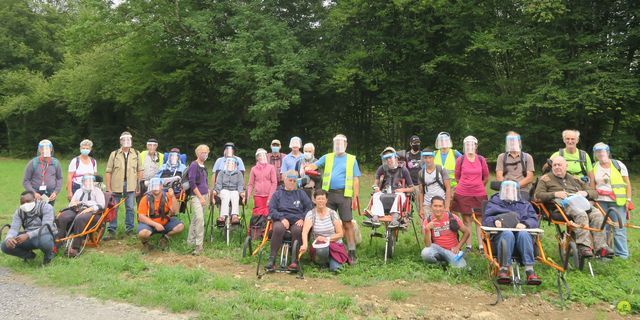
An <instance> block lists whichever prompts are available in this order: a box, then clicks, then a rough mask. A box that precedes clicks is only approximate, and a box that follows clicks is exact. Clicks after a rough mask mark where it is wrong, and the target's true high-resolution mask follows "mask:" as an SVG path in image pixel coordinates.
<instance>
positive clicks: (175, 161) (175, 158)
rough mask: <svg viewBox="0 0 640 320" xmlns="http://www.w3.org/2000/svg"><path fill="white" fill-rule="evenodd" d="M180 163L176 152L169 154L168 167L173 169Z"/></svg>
mask: <svg viewBox="0 0 640 320" xmlns="http://www.w3.org/2000/svg"><path fill="white" fill-rule="evenodd" d="M179 162H180V155H179V154H178V153H177V152H170V153H169V165H170V166H172V167H175V166H177V165H178V163H179Z"/></svg>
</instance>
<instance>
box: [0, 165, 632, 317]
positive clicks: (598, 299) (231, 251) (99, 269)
mask: <svg viewBox="0 0 640 320" xmlns="http://www.w3.org/2000/svg"><path fill="white" fill-rule="evenodd" d="M0 163H2V165H1V166H0V186H1V187H0V223H2V224H4V223H8V222H9V221H10V219H11V215H12V213H13V211H14V210H15V208H16V207H17V205H18V201H17V200H18V196H19V193H20V192H21V191H22V186H21V180H22V173H23V170H24V166H25V164H26V160H15V159H6V158H3V159H0ZM62 163H63V171H64V169H66V166H65V163H67V164H68V161H62ZM103 164H104V162H99V167H100V168H101V169H102V167H103ZM372 179H373V178H372V176H371V174H368V175H365V176H364V178H363V179H362V180H363V181H362V182H361V186H362V187H361V188H362V190H361V195H363V197H362V199H361V202H362V206H363V207H364V206H365V205H366V203H367V201H368V198H369V188H370V186H371V184H372V182H373V181H372ZM639 182H640V181H639V180H638V179H635V180H634V186H635V187H636V188H635V190H637V189H638V188H640V183H639ZM59 199H60V200H59V201H57V203H56V209H61V208H63V207H64V206H65V205H66V192H63V193H62V194H61V195H60V198H59ZM634 200H635V203H639V204H640V199H638V192H637V191H635V192H634ZM250 207H251V204H249V205H248V206H247V215H249V213H250V211H249V208H250ZM120 215H121V216H123V215H124V210H120ZM358 219H360V218H358ZM183 220H185V222H186V218H184V219H183ZM119 221H120V222H121V226H120V227H121V228H122V222H123V221H124V219H119ZM632 222H634V223H635V224H640V219H639V218H638V216H637V215H636V216H633V217H632ZM543 227H544V228H545V229H546V231H547V233H546V234H545V237H544V241H543V243H544V245H545V248H546V251H547V254H548V255H550V256H551V257H552V258H554V259H555V260H556V261H558V259H557V255H558V254H557V243H556V240H555V238H554V234H555V232H554V230H553V228H551V227H549V226H547V225H546V223H545V224H544V226H543ZM628 233H629V248H630V250H631V252H632V257H631V259H629V260H628V261H622V260H620V259H614V260H613V261H610V262H601V261H597V262H594V264H593V267H594V272H595V273H596V277H595V278H592V277H591V276H589V275H588V273H587V272H580V271H569V272H568V273H567V281H568V283H569V285H570V287H571V291H572V297H571V301H572V302H577V303H582V304H585V305H593V304H603V303H606V304H611V305H616V304H617V303H618V302H619V301H628V302H629V303H630V304H631V306H632V311H633V312H634V313H638V312H640V294H638V292H640V254H638V250H640V241H639V239H640V230H629V231H628ZM368 235H369V231H368V229H366V228H362V237H363V242H362V243H361V244H360V245H359V247H358V258H359V262H358V264H357V265H356V266H354V267H349V268H346V269H345V270H344V271H343V272H341V273H340V274H338V275H332V274H330V273H329V272H328V271H326V270H321V269H319V268H316V267H314V266H311V265H309V264H306V265H305V276H306V277H307V278H308V279H311V280H312V281H315V282H314V283H319V284H320V285H321V284H322V280H323V279H329V278H333V279H336V280H337V281H338V283H339V285H340V286H344V287H346V288H347V290H341V291H339V292H336V293H335V294H331V295H329V294H327V293H313V292H314V291H313V290H311V291H309V290H292V291H287V290H269V292H270V294H268V295H257V294H256V290H257V287H258V286H259V285H258V284H256V283H255V282H254V281H253V279H252V278H251V277H252V276H251V274H249V273H250V272H252V271H251V270H254V269H255V264H256V258H253V257H250V258H241V254H240V252H241V245H240V242H241V240H242V238H243V236H244V235H241V234H239V233H237V234H235V236H234V239H233V241H234V244H233V245H232V246H230V247H227V246H226V245H225V244H223V243H222V241H221V240H220V239H219V237H220V236H219V235H217V236H218V240H216V241H214V243H213V244H210V243H206V244H205V249H206V250H205V256H206V257H208V258H212V259H211V260H214V261H223V262H224V261H226V262H228V263H226V264H224V263H219V264H218V265H215V266H209V267H207V266H203V265H201V264H194V265H193V267H185V264H184V263H182V262H183V261H184V260H186V259H190V256H189V255H188V254H189V252H190V248H188V247H187V246H186V244H185V241H184V238H185V236H186V235H182V236H181V237H180V238H179V239H176V241H173V242H172V244H171V248H170V251H171V252H170V253H167V256H169V257H171V258H172V259H173V260H167V259H165V260H163V256H162V255H163V253H158V254H154V255H153V257H151V258H150V257H148V256H144V255H142V254H141V253H140V250H139V245H138V242H137V240H135V238H128V239H124V240H122V241H119V242H118V243H117V244H116V243H110V244H108V245H105V248H104V249H100V252H98V251H95V250H92V249H90V250H89V253H88V254H86V255H83V256H82V257H81V258H80V259H64V258H58V259H55V260H54V262H53V263H52V264H51V265H50V266H48V267H46V269H42V268H40V267H39V261H38V263H35V262H34V263H30V264H26V265H25V264H24V263H23V262H21V261H19V260H18V259H15V258H12V257H7V256H5V255H0V265H2V266H5V267H9V268H11V269H12V270H14V271H16V272H19V273H23V274H27V275H29V276H30V277H31V278H33V279H34V281H36V283H39V284H42V285H56V286H64V287H67V288H68V289H69V290H71V291H73V292H78V293H82V294H88V295H91V296H96V297H99V298H104V299H107V298H108V299H115V300H121V301H127V302H130V303H134V304H138V305H142V306H148V307H163V308H167V309H169V310H171V311H174V312H192V313H194V314H195V315H197V316H199V317H201V318H237V317H241V318H276V317H279V318H282V317H287V318H319V315H322V318H326V317H331V318H352V317H353V316H360V317H362V316H365V317H366V316H367V314H366V313H363V312H364V311H363V310H362V308H360V307H358V304H357V303H356V300H355V298H354V296H353V295H352V294H348V293H349V291H351V292H354V293H356V294H358V293H361V292H366V291H367V290H368V288H372V287H373V286H376V285H379V284H382V283H387V282H389V281H391V282H394V281H395V282H399V283H410V284H412V285H418V286H428V285H429V283H434V282H437V283H449V284H451V285H455V284H464V285H468V286H471V287H473V288H478V289H481V290H486V291H490V290H491V289H490V283H489V281H488V279H489V278H488V276H487V272H486V270H487V268H486V265H487V262H486V260H484V259H483V258H482V257H481V256H480V255H479V254H471V255H467V260H468V264H469V266H470V268H471V270H470V271H458V270H448V271H443V270H442V269H440V268H438V267H433V266H426V265H425V264H424V263H422V261H421V260H420V257H419V252H420V249H421V246H418V245H417V243H416V240H415V238H414V235H413V231H412V230H411V229H409V230H408V231H407V232H404V233H402V234H401V235H400V238H399V241H398V244H397V246H396V253H395V256H394V258H393V259H392V260H391V261H390V262H389V263H388V264H386V265H384V264H383V252H384V251H383V250H384V248H383V244H384V241H383V240H382V239H373V243H370V242H369V236H368ZM420 243H422V237H420ZM177 261H180V263H178V262H177ZM198 261H200V260H198ZM216 268H217V269H216ZM536 268H537V271H538V273H539V275H540V276H541V277H542V278H543V280H545V281H544V283H543V285H542V286H540V287H539V288H527V290H526V292H528V293H534V294H535V293H538V294H540V296H542V297H543V298H544V299H546V300H548V301H550V302H552V303H554V304H556V305H557V297H556V296H557V295H556V292H555V285H554V279H555V273H554V272H553V271H551V270H550V269H549V268H545V267H544V266H541V265H537V267H536ZM212 269H213V270H220V272H211V270H212ZM238 270H241V274H242V272H244V273H245V274H244V275H245V276H246V277H245V276H238V275H237V274H235V273H234V272H236V271H238ZM245 271H246V272H245ZM250 278H251V279H250ZM291 279H292V280H291V281H293V278H291ZM330 281H334V280H327V282H330ZM334 282H335V281H334ZM331 283H333V282H331ZM294 287H295V286H294ZM349 288H350V289H349ZM260 290H266V289H264V288H260ZM412 295H413V294H412V293H410V292H408V291H407V290H403V288H402V287H395V288H392V289H390V290H389V291H388V292H387V293H386V297H385V298H386V299H388V300H390V301H393V302H397V303H401V302H403V301H406V300H408V299H409V300H411V299H416V297H413V296H412ZM565 307H569V308H571V305H568V306H565ZM420 312H421V311H420V310H417V311H416V313H415V315H419V314H420Z"/></svg>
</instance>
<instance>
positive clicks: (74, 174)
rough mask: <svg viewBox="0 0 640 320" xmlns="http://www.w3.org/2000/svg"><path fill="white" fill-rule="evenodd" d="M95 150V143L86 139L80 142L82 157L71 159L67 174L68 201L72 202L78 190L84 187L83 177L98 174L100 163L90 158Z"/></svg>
mask: <svg viewBox="0 0 640 320" xmlns="http://www.w3.org/2000/svg"><path fill="white" fill-rule="evenodd" d="M91 148H93V142H91V140H89V139H84V140H82V142H80V155H79V156H77V157H75V158H73V159H71V162H69V169H68V170H67V171H68V174H67V200H69V201H71V197H73V194H74V193H76V191H77V190H78V189H80V188H81V187H82V177H83V176H84V175H85V174H92V175H95V174H98V163H97V161H96V159H94V158H92V157H91V156H89V154H90V153H91Z"/></svg>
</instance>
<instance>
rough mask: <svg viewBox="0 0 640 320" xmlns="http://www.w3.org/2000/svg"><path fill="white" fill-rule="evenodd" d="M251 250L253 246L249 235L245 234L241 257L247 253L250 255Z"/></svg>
mask: <svg viewBox="0 0 640 320" xmlns="http://www.w3.org/2000/svg"><path fill="white" fill-rule="evenodd" d="M252 251H253V248H252V243H251V236H247V237H246V238H245V239H244V245H243V246H242V257H243V258H244V257H246V256H247V255H251V252H252Z"/></svg>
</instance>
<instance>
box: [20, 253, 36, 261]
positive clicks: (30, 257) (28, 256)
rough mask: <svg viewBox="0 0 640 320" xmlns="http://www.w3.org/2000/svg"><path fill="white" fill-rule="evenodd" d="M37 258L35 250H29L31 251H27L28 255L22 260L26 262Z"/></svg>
mask: <svg viewBox="0 0 640 320" xmlns="http://www.w3.org/2000/svg"><path fill="white" fill-rule="evenodd" d="M35 258H36V253H35V252H33V251H29V252H27V255H26V256H25V257H24V258H22V260H23V261H24V262H27V261H31V260H33V259H35Z"/></svg>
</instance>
